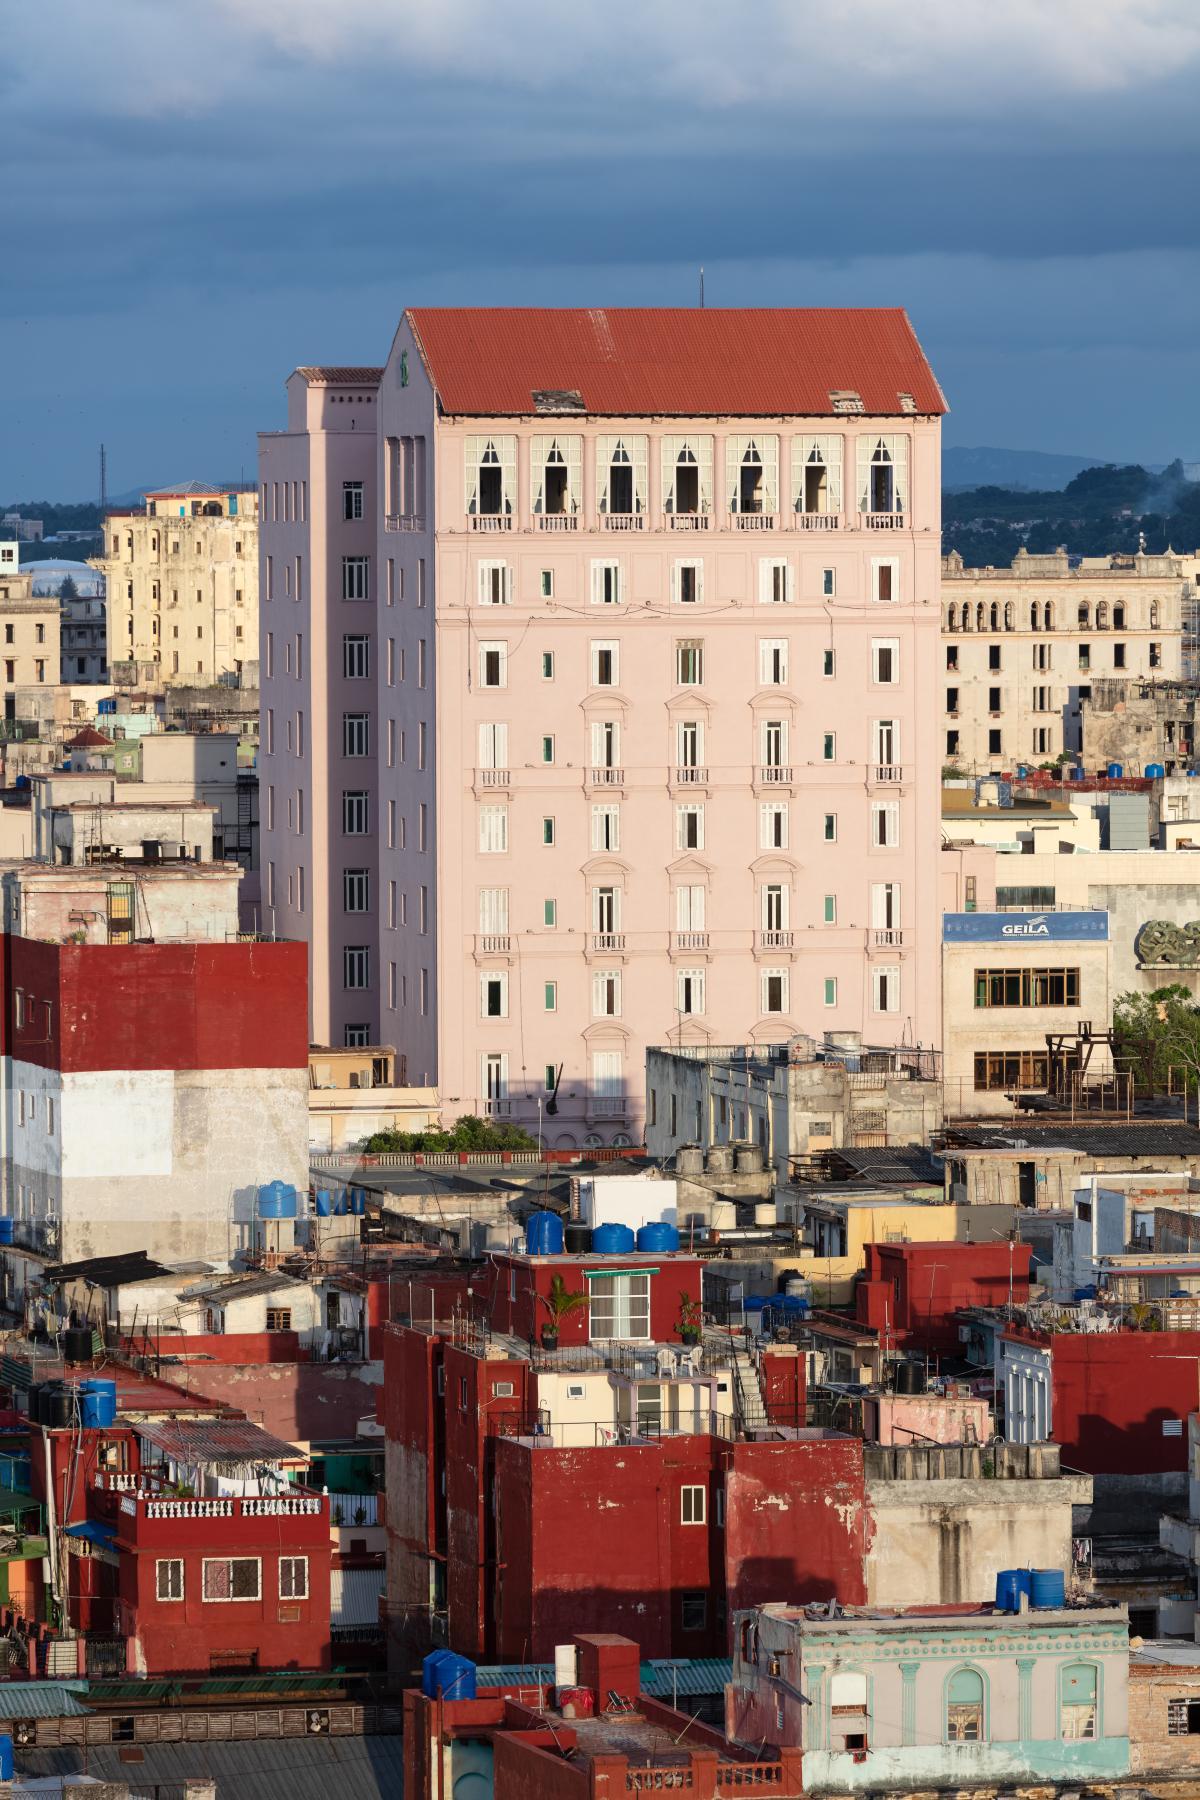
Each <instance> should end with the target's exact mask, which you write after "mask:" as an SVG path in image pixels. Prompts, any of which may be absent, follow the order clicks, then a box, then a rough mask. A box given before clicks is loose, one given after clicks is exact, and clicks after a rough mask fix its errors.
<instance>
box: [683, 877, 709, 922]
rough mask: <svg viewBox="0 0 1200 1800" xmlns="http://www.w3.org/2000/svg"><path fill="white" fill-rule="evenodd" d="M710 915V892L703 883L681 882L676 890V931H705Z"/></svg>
mask: <svg viewBox="0 0 1200 1800" xmlns="http://www.w3.org/2000/svg"><path fill="white" fill-rule="evenodd" d="M707 914H708V890H707V889H706V887H705V886H704V883H703V882H700V881H693V882H681V883H680V885H679V886H678V887H677V888H676V889H675V929H676V931H680V932H686V931H704V930H705V919H706V917H707Z"/></svg>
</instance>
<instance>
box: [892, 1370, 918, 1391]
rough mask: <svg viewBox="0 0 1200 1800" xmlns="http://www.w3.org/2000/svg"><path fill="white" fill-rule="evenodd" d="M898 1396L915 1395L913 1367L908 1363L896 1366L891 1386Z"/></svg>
mask: <svg viewBox="0 0 1200 1800" xmlns="http://www.w3.org/2000/svg"><path fill="white" fill-rule="evenodd" d="M892 1385H893V1386H894V1388H895V1391H896V1392H897V1393H898V1394H915V1393H916V1391H917V1390H916V1388H915V1387H914V1386H913V1365H912V1363H910V1362H898V1363H897V1364H896V1372H895V1379H894V1381H893V1384H892Z"/></svg>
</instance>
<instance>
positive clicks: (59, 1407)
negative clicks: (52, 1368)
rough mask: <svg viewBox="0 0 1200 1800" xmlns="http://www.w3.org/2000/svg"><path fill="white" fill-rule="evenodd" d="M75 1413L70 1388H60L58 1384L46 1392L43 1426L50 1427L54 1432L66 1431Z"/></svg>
mask: <svg viewBox="0 0 1200 1800" xmlns="http://www.w3.org/2000/svg"><path fill="white" fill-rule="evenodd" d="M73 1412H74V1407H73V1406H72V1404H71V1392H70V1389H69V1388H65V1387H60V1386H59V1384H58V1383H57V1382H56V1383H55V1385H54V1386H53V1387H48V1388H47V1389H46V1390H45V1393H44V1395H43V1397H42V1424H43V1425H48V1426H49V1427H50V1429H51V1430H52V1431H65V1430H66V1428H67V1426H68V1425H69V1424H70V1423H71V1415H72V1413H73Z"/></svg>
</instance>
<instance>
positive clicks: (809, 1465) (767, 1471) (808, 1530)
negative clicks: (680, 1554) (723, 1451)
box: [724, 1437, 871, 1654]
mask: <svg viewBox="0 0 1200 1800" xmlns="http://www.w3.org/2000/svg"><path fill="white" fill-rule="evenodd" d="M728 1457H729V1460H728V1465H727V1468H726V1473H725V1531H724V1539H725V1544H724V1554H725V1582H726V1585H727V1587H728V1590H729V1611H730V1613H731V1614H732V1613H734V1612H736V1611H737V1610H738V1609H739V1608H742V1607H749V1606H762V1605H765V1604H767V1603H768V1602H770V1601H772V1600H789V1601H799V1600H828V1599H829V1598H830V1597H831V1596H835V1597H836V1598H837V1599H838V1600H840V1601H841V1602H842V1604H843V1606H863V1605H865V1604H866V1599H867V1580H866V1556H867V1549H868V1546H869V1544H870V1540H871V1526H870V1518H869V1515H868V1511H867V1504H866V1485H865V1478H864V1475H863V1447H862V1442H861V1440H860V1439H858V1438H825V1437H814V1438H798V1439H790V1440H784V1441H781V1442H775V1443H757V1444H752V1443H739V1444H734V1445H733V1447H732V1449H731V1450H730V1451H729V1452H728ZM726 1654H727V1652H726Z"/></svg>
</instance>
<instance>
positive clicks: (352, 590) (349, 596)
mask: <svg viewBox="0 0 1200 1800" xmlns="http://www.w3.org/2000/svg"><path fill="white" fill-rule="evenodd" d="M370 598H371V559H370V557H369V556H343V558H342V599H343V600H369V599H370Z"/></svg>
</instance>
